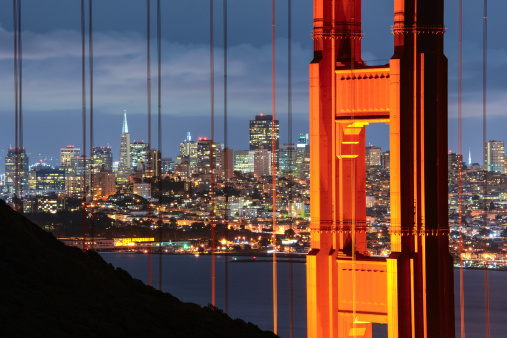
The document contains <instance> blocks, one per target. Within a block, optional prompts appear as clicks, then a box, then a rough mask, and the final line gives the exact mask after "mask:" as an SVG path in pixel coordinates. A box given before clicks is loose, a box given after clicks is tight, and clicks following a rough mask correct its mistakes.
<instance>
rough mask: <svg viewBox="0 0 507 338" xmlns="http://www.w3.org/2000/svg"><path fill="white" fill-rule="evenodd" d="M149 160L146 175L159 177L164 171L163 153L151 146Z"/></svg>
mask: <svg viewBox="0 0 507 338" xmlns="http://www.w3.org/2000/svg"><path fill="white" fill-rule="evenodd" d="M149 161H150V163H149V166H148V164H147V165H146V170H145V176H148V177H159V175H160V173H161V172H162V155H161V154H160V151H158V150H157V149H154V148H151V149H150V152H149ZM148 168H149V170H148Z"/></svg>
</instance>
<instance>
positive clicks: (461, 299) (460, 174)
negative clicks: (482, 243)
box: [458, 0, 465, 338]
mask: <svg viewBox="0 0 507 338" xmlns="http://www.w3.org/2000/svg"><path fill="white" fill-rule="evenodd" d="M458 11H459V13H458V154H460V155H461V159H463V147H462V141H463V135H462V133H461V127H462V125H461V113H462V96H461V93H462V87H461V85H462V70H463V0H459V5H458ZM462 217H463V165H462V163H459V165H458V226H459V304H460V317H461V338H465V290H464V288H463V287H464V281H463V220H462Z"/></svg>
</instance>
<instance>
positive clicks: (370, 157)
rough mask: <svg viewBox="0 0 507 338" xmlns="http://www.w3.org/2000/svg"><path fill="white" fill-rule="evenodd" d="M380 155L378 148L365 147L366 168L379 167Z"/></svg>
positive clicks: (380, 151)
mask: <svg viewBox="0 0 507 338" xmlns="http://www.w3.org/2000/svg"><path fill="white" fill-rule="evenodd" d="M381 154H382V149H381V148H380V147H375V146H369V147H366V166H367V167H371V166H380V165H381V160H380V156H381Z"/></svg>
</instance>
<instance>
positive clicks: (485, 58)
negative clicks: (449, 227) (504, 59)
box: [482, 0, 490, 338]
mask: <svg viewBox="0 0 507 338" xmlns="http://www.w3.org/2000/svg"><path fill="white" fill-rule="evenodd" d="M482 58H483V59H482V144H483V147H484V151H486V148H485V146H486V142H487V125H486V122H487V121H486V115H487V114H486V113H487V109H486V104H487V100H486V93H487V70H488V68H487V65H488V0H484V16H483V36H482ZM484 162H486V156H484ZM483 190H484V194H483V197H482V198H483V208H484V210H483V217H484V219H483V227H484V228H485V229H486V227H487V226H488V205H487V200H486V197H487V194H488V168H487V167H486V163H484V182H483ZM486 244H487V238H486V243H485V245H484V252H486V251H487V249H488V248H487V245H486ZM484 283H485V288H484V299H485V303H486V304H485V306H486V338H489V337H490V329H489V278H488V261H487V258H486V257H484Z"/></svg>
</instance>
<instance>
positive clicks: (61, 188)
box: [28, 163, 66, 194]
mask: <svg viewBox="0 0 507 338" xmlns="http://www.w3.org/2000/svg"><path fill="white" fill-rule="evenodd" d="M65 171H66V170H65V168H64V167H60V168H53V167H51V166H48V165H43V164H42V163H39V164H37V165H35V166H33V167H32V170H30V173H29V178H28V190H29V191H30V192H33V193H35V194H47V193H50V192H56V193H63V192H65Z"/></svg>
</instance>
